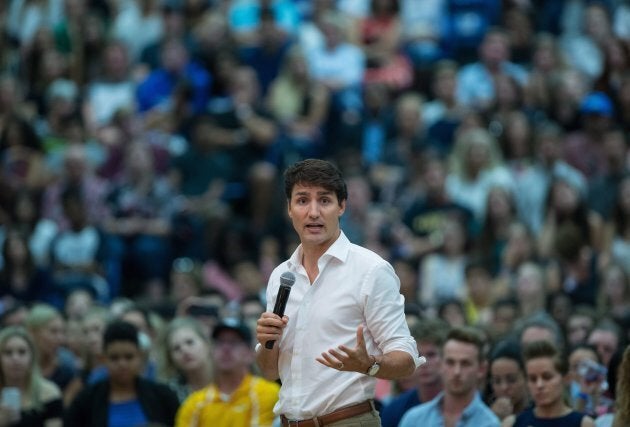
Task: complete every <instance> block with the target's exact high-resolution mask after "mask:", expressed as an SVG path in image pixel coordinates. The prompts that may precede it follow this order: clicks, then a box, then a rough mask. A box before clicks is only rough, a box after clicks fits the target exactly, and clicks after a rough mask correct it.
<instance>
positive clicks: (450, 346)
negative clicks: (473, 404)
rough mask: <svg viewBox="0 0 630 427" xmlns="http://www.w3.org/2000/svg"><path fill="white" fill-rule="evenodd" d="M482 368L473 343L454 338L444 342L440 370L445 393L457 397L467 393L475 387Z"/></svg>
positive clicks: (482, 373) (481, 375) (480, 376)
mask: <svg viewBox="0 0 630 427" xmlns="http://www.w3.org/2000/svg"><path fill="white" fill-rule="evenodd" d="M484 370H485V368H484V367H483V366H482V365H481V363H480V361H479V350H478V348H477V347H476V346H475V345H474V344H470V343H467V342H462V341H455V340H449V341H447V342H446V344H445V345H444V350H443V356H442V369H441V372H442V379H443V381H444V390H445V391H446V392H447V393H450V394H451V395H453V396H457V397H465V396H467V395H469V394H470V393H472V392H473V390H475V389H476V388H477V385H478V384H479V381H480V380H481V378H482V377H483V375H484Z"/></svg>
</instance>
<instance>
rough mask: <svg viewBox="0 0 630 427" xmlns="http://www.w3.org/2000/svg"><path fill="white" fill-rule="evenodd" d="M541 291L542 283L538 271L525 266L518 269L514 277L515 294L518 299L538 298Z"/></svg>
mask: <svg viewBox="0 0 630 427" xmlns="http://www.w3.org/2000/svg"><path fill="white" fill-rule="evenodd" d="M541 292H543V285H542V277H541V276H540V272H539V271H537V270H535V269H533V268H528V267H527V266H525V267H523V268H521V269H519V272H518V275H517V277H516V294H517V296H518V298H519V300H521V301H525V300H527V299H529V298H536V299H538V297H539V296H540V293H541Z"/></svg>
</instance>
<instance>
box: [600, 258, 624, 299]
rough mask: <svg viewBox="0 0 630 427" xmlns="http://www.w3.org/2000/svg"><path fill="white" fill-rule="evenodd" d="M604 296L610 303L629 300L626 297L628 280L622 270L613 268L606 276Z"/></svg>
mask: <svg viewBox="0 0 630 427" xmlns="http://www.w3.org/2000/svg"><path fill="white" fill-rule="evenodd" d="M603 286H604V294H605V295H606V296H607V297H608V300H609V301H612V302H613V303H614V302H622V301H625V300H626V299H627V295H626V289H627V285H626V278H625V276H624V274H623V271H622V270H621V268H617V267H614V268H611V269H609V270H608V271H607V272H606V275H605V276H604V283H603Z"/></svg>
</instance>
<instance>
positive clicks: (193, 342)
mask: <svg viewBox="0 0 630 427" xmlns="http://www.w3.org/2000/svg"><path fill="white" fill-rule="evenodd" d="M162 351H163V355H162V359H163V365H164V366H163V368H162V372H161V376H162V378H163V379H164V381H166V382H167V383H168V385H170V386H171V388H173V390H175V392H176V393H177V397H178V398H179V400H180V401H181V402H183V401H184V400H185V399H186V398H187V397H188V396H189V395H190V394H191V393H193V392H195V391H197V390H201V389H202V388H204V387H206V386H207V385H208V384H209V383H210V382H211V380H212V367H213V364H212V359H211V357H210V356H211V346H210V339H209V337H208V336H207V335H206V334H205V333H204V329H203V328H202V326H201V324H200V323H199V322H198V321H197V320H195V319H193V318H190V317H177V318H175V319H173V320H172V321H171V322H170V323H169V324H168V325H167V326H166V330H165V331H164V336H163V342H162Z"/></svg>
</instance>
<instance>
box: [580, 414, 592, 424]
mask: <svg viewBox="0 0 630 427" xmlns="http://www.w3.org/2000/svg"><path fill="white" fill-rule="evenodd" d="M580 427H595V421H593V419H592V418H591V417H589V416H585V417H584V418H582V422H581V423H580Z"/></svg>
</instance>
